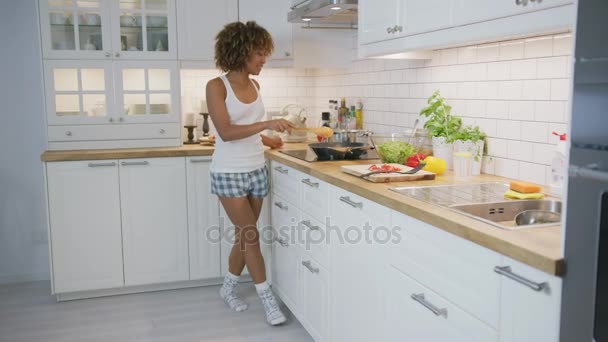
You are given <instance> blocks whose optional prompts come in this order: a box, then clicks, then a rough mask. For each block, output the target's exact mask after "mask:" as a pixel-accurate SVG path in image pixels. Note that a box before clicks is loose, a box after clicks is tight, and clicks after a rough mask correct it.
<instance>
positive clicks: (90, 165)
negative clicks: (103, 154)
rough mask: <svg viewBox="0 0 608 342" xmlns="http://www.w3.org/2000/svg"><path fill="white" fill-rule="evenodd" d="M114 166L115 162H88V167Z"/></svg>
mask: <svg viewBox="0 0 608 342" xmlns="http://www.w3.org/2000/svg"><path fill="white" fill-rule="evenodd" d="M102 166H116V162H110V163H89V167H102Z"/></svg>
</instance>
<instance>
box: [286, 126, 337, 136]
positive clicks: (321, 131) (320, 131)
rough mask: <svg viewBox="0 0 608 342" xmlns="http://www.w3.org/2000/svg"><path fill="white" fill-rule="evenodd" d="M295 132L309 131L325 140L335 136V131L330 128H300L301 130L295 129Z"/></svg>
mask: <svg viewBox="0 0 608 342" xmlns="http://www.w3.org/2000/svg"><path fill="white" fill-rule="evenodd" d="M293 130H295V131H308V132H311V133H314V134H316V135H318V136H320V137H323V138H329V137H331V136H332V135H334V130H333V129H331V128H329V127H325V126H323V127H315V128H309V127H300V128H293Z"/></svg>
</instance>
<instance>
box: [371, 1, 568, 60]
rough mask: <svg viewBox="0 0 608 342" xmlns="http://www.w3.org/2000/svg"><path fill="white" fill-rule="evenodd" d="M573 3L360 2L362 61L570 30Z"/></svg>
mask: <svg viewBox="0 0 608 342" xmlns="http://www.w3.org/2000/svg"><path fill="white" fill-rule="evenodd" d="M573 3H574V1H573V0H546V1H531V0H530V1H528V0H522V1H500V2H496V3H494V2H490V1H483V0H449V1H444V0H433V1H413V0H384V1H382V5H383V6H378V5H377V2H376V1H371V0H361V1H360V2H359V8H360V12H359V16H360V22H359V56H360V57H374V56H379V55H388V54H396V53H402V52H410V51H416V50H421V49H436V48H442V47H447V46H458V45H470V44H473V43H476V42H481V41H492V40H498V39H507V38H509V37H515V36H517V37H521V36H531V35H538V34H543V33H555V32H560V31H568V30H570V29H571V28H572V24H573V22H574V19H575V12H576V9H575V6H574V5H573Z"/></svg>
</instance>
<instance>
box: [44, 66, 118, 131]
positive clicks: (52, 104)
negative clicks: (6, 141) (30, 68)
mask: <svg viewBox="0 0 608 342" xmlns="http://www.w3.org/2000/svg"><path fill="white" fill-rule="evenodd" d="M44 73H45V77H44V78H45V82H46V84H45V91H46V105H47V122H48V124H49V125H72V124H100V123H109V122H114V121H115V118H114V117H115V115H113V112H114V109H113V107H114V105H113V104H114V96H113V86H112V62H111V61H53V60H46V61H44Z"/></svg>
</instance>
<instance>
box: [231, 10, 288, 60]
mask: <svg viewBox="0 0 608 342" xmlns="http://www.w3.org/2000/svg"><path fill="white" fill-rule="evenodd" d="M262 9H263V10H262ZM287 12H289V3H288V2H287V1H285V0H239V20H240V21H242V22H246V21H249V20H254V21H256V22H257V23H258V24H260V25H261V26H263V27H264V28H265V29H266V30H268V32H270V34H271V35H272V39H273V40H274V53H273V54H272V56H271V57H270V59H273V60H274V59H290V58H292V56H293V34H292V24H291V23H289V22H288V21H287Z"/></svg>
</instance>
